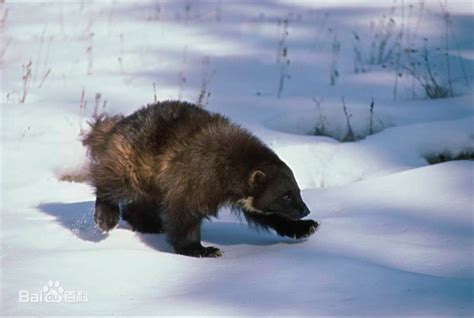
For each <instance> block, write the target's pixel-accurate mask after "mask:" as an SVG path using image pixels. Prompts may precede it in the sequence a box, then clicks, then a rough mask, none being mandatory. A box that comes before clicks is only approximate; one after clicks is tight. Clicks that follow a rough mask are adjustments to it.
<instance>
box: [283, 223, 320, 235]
mask: <svg viewBox="0 0 474 318" xmlns="http://www.w3.org/2000/svg"><path fill="white" fill-rule="evenodd" d="M318 227H319V224H318V222H316V221H313V220H299V221H293V222H291V223H288V226H287V227H286V228H285V229H283V230H282V231H280V232H279V233H278V234H280V235H282V236H288V237H291V238H293V239H302V238H306V237H309V236H311V235H313V234H314V233H315V232H316V230H317V229H318Z"/></svg>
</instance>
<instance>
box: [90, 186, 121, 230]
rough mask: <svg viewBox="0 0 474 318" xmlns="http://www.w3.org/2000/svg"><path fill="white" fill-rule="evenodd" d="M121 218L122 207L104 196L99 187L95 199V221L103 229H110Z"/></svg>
mask: <svg viewBox="0 0 474 318" xmlns="http://www.w3.org/2000/svg"><path fill="white" fill-rule="evenodd" d="M119 220H120V209H119V206H118V204H117V203H114V202H112V201H110V200H108V199H106V198H104V197H103V195H102V192H101V191H100V190H99V189H97V198H96V201H95V211H94V221H95V223H96V224H97V226H98V227H99V228H100V229H101V230H102V231H106V232H108V231H110V230H112V229H113V228H115V227H116V226H117V224H118V222H119Z"/></svg>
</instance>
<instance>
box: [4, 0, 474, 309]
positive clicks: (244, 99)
mask: <svg viewBox="0 0 474 318" xmlns="http://www.w3.org/2000/svg"><path fill="white" fill-rule="evenodd" d="M420 3H421V2H410V1H406V12H405V16H406V18H407V25H408V26H410V28H408V29H407V30H411V31H410V32H411V34H412V36H413V34H414V33H413V32H414V31H413V30H414V28H415V25H416V13H417V12H418V11H416V10H418V9H417V8H419V4H420ZM424 3H425V9H424V11H423V20H422V21H423V22H422V23H421V24H420V26H419V30H418V34H417V40H418V42H423V40H422V39H423V37H427V38H428V41H429V43H430V45H431V44H432V47H436V46H440V47H441V48H444V42H443V41H444V38H443V36H444V23H443V20H442V14H441V11H440V5H439V3H438V2H436V1H426V2H424ZM398 5H400V3H398ZM409 5H412V6H411V7H409ZM0 6H1V12H2V15H1V16H2V17H5V15H6V17H7V18H6V19H5V20H4V22H2V23H1V27H2V32H1V37H2V50H4V51H2V52H4V53H2V55H1V56H0V67H1V94H2V107H1V116H2V124H1V125H2V129H1V133H2V144H1V154H2V171H1V184H2V192H1V202H2V205H1V206H2V213H1V264H2V266H1V275H2V276H1V295H2V296H1V308H0V313H1V315H2V316H11V315H31V316H33V315H34V316H38V315H46V316H52V315H59V316H61V315H63V316H64V315H68V316H69V315H204V316H205V315H216V316H224V315H226V316H228V315H234V316H242V315H245V316H260V315H265V316H268V315H292V316H293V315H305V316H322V315H327V316H348V315H356V316H363V315H369V316H391V315H393V316H472V315H474V308H473V307H474V306H473V286H474V285H473V283H474V281H473V280H474V272H473V265H474V264H473V259H474V255H473V251H474V249H473V243H474V235H473V234H474V233H473V225H474V224H473V222H474V220H473V207H474V206H473V193H474V174H473V172H474V170H473V169H474V164H473V162H472V160H456V161H447V162H443V163H438V164H434V165H429V164H428V161H427V159H428V158H430V157H433V156H438V155H440V154H443V155H445V156H447V157H451V158H456V157H458V156H459V155H460V154H472V153H474V130H473V127H474V125H473V124H474V105H473V96H474V95H473V91H472V88H471V85H472V84H471V83H472V82H473V81H474V72H473V70H474V61H473V59H472V56H473V54H474V47H473V46H472V41H471V37H470V32H471V30H472V27H473V22H472V21H473V20H472V4H470V3H468V2H452V3H451V2H447V9H448V10H449V13H450V17H451V19H452V27H453V33H454V34H455V37H456V39H454V37H453V36H452V35H451V36H450V39H451V42H450V43H451V46H452V50H451V52H450V57H451V65H450V66H451V72H452V74H453V79H454V80H453V83H452V84H453V88H454V92H455V94H454V95H455V96H454V97H449V98H443V99H436V100H430V99H426V98H424V93H423V90H422V89H421V88H420V87H419V85H418V83H415V86H414V87H413V86H412V79H411V77H407V76H406V74H405V73H404V76H403V77H402V78H400V79H399V82H398V85H399V86H398V94H397V99H396V100H394V98H393V87H394V81H395V76H394V71H393V69H391V68H390V67H385V68H384V67H382V66H380V65H369V64H368V63H367V64H366V65H365V67H366V68H367V72H365V73H358V74H354V72H353V49H354V39H353V35H352V31H353V30H355V31H356V32H357V33H358V34H359V35H360V37H361V41H362V49H363V51H364V52H363V53H364V54H365V55H364V56H366V55H368V51H369V47H370V40H371V37H370V34H371V30H370V22H371V21H377V19H379V18H380V17H381V16H382V15H383V14H387V12H389V10H390V7H392V6H393V3H392V1H377V2H374V1H364V2H361V3H360V4H358V5H355V4H354V3H353V2H351V1H346V0H338V1H318V2H314V3H313V2H307V1H274V2H269V1H268V2H242V3H240V2H226V1H216V2H202V3H199V4H197V3H196V2H191V1H186V2H185V1H173V2H171V1H170V2H165V1H161V2H137V3H132V2H117V1H111V2H105V1H101V2H77V3H61V2H58V3H46V2H39V3H32V2H20V1H18V2H10V3H6V4H2V5H0ZM186 8H188V9H186ZM7 11H8V13H6V12H7ZM408 14H410V16H408ZM324 17H327V19H326V20H325V18H324ZM400 17H401V13H400V10H399V9H397V10H396V13H395V18H396V19H400ZM285 18H288V19H289V26H288V32H289V35H288V37H287V40H286V41H287V42H286V45H287V47H288V57H289V59H290V60H291V63H290V65H289V67H288V73H289V75H290V78H288V79H286V80H285V82H284V88H283V91H282V97H281V98H280V99H278V98H276V94H277V89H278V80H279V77H280V73H279V72H280V65H278V64H277V62H276V58H277V46H278V41H279V40H280V34H281V26H280V29H279V27H278V19H285ZM397 21H400V20H397ZM329 28H331V31H329ZM335 36H336V37H337V39H338V41H340V43H341V50H340V52H339V57H338V72H339V77H338V78H337V81H336V85H334V86H330V85H329V72H330V67H331V66H330V65H331V60H332V58H333V57H332V54H331V47H332V43H333V39H334V37H335ZM413 37H414V36H413ZM418 42H417V43H418ZM456 43H457V44H458V45H459V46H460V47H459V52H458V51H457V50H456V49H455V47H456ZM418 44H419V43H418ZM433 51H435V49H433ZM0 53H1V52H0ZM459 57H462V58H463V59H462V62H463V65H464V68H465V69H464V71H465V72H466V73H467V79H468V82H469V84H468V85H465V83H464V75H463V72H464V71H463V69H462V67H461V65H462V64H461V63H460V59H459ZM432 58H433V60H434V62H433V63H434V64H436V68H437V69H436V70H437V72H438V73H437V76H440V78H444V79H446V77H443V75H446V65H445V62H446V59H445V56H444V55H443V54H441V53H438V54H436V53H433V54H432ZM30 60H31V61H32V78H31V79H30V82H29V86H28V95H27V96H26V101H25V103H20V102H19V100H20V99H21V96H22V91H23V80H22V65H26V64H27V63H28V62H29V61H30ZM206 61H208V62H209V63H208V64H207V62H206ZM48 70H50V71H49V73H48ZM203 81H204V82H206V85H207V87H206V89H207V90H208V91H209V92H211V95H210V96H209V98H208V103H207V105H206V108H207V109H209V110H210V111H216V112H220V113H223V114H225V115H226V116H228V117H229V118H230V119H231V120H233V121H235V122H237V123H239V124H241V125H242V126H244V127H245V128H247V129H249V130H250V131H252V132H253V133H255V134H256V135H257V136H259V137H260V138H262V139H263V140H264V141H265V142H266V143H267V144H268V145H269V146H270V147H271V148H272V149H274V150H275V151H276V152H277V154H278V155H279V156H280V157H281V158H282V159H283V160H284V161H285V162H287V163H288V165H289V166H290V167H291V168H292V170H293V171H294V173H295V176H296V179H297V181H298V183H299V185H300V187H301V188H302V195H303V198H304V200H305V202H306V203H307V205H308V207H309V208H310V209H311V211H312V213H311V214H310V216H309V217H310V218H312V219H315V220H317V221H318V222H320V224H321V226H320V228H319V230H318V232H317V233H316V234H315V235H314V236H312V237H310V238H309V239H307V240H302V241H293V240H290V239H287V238H281V237H278V236H276V235H275V234H274V233H271V232H264V231H260V232H259V231H255V230H253V229H251V228H249V227H248V226H247V225H246V224H245V222H244V221H242V220H240V219H239V218H238V217H236V216H235V215H233V214H231V213H230V211H228V210H227V209H223V210H222V211H221V212H220V215H219V218H218V219H213V220H211V221H206V222H205V223H204V225H203V229H202V238H203V244H204V245H206V244H207V245H214V246H216V247H219V248H220V249H221V250H223V251H224V256H223V257H221V258H219V259H194V258H189V257H184V256H180V255H176V254H174V253H173V252H172V250H171V248H170V247H169V245H168V244H167V242H166V239H165V237H164V235H150V234H140V233H134V232H132V231H130V230H129V228H128V226H127V224H126V223H122V222H121V223H120V224H119V227H118V228H117V229H115V230H114V231H111V232H110V233H109V234H104V233H102V232H100V231H99V230H98V229H97V228H96V227H95V226H94V222H93V218H92V213H93V205H94V199H95V198H94V195H93V189H92V188H91V187H90V186H88V185H87V184H84V183H70V182H64V181H60V180H59V178H60V177H61V176H64V175H65V174H73V175H74V174H77V173H80V172H81V170H82V169H84V167H85V164H86V155H85V150H84V149H83V147H82V146H81V144H80V142H79V137H80V129H81V128H85V127H86V121H87V120H88V118H89V117H90V114H91V113H92V110H93V108H94V104H95V98H96V97H95V96H96V93H100V94H101V99H100V102H99V104H98V106H99V109H100V108H102V103H103V102H104V100H106V101H107V102H106V106H105V109H106V110H107V111H109V112H113V113H114V112H122V113H125V114H130V113H132V112H133V111H135V110H136V109H138V108H139V107H140V106H141V105H143V104H146V103H149V102H152V101H153V99H154V91H153V83H155V84H156V95H157V98H158V99H159V100H163V99H170V98H173V99H175V98H179V97H181V98H182V99H185V100H189V101H194V102H195V101H197V97H198V96H199V92H200V90H201V87H202V83H203ZM442 82H443V84H446V83H445V82H444V81H442ZM83 90H84V96H85V101H86V102H87V105H86V109H85V110H84V111H81V109H80V106H79V105H80V99H81V92H82V91H83ZM343 97H344V101H345V104H346V106H347V110H348V112H349V114H350V121H351V125H352V128H353V130H354V132H355V133H356V134H357V135H358V136H359V137H360V140H358V141H357V142H340V141H339V140H340V139H341V137H342V136H343V135H344V134H345V133H346V130H347V126H346V118H345V117H344V113H343V108H342V98H343ZM313 98H314V99H316V100H319V101H320V107H319V108H318V107H317V105H316V103H315V102H314V100H313ZM372 98H373V99H374V113H373V115H372V121H373V130H374V131H373V132H374V133H373V134H369V130H370V129H369V126H370V120H371V114H370V111H369V105H370V103H371V100H372ZM320 118H323V121H324V125H325V129H326V132H327V134H328V136H314V135H312V133H313V132H314V129H315V127H316V126H317V125H318V123H319V124H321V123H320V122H319V121H320ZM50 281H51V282H52V283H53V285H54V282H59V283H60V285H61V287H62V288H63V290H64V291H65V292H76V294H75V295H78V292H80V293H86V295H87V299H86V300H84V299H78V300H77V301H76V302H65V301H61V302H58V303H51V302H46V301H40V302H20V301H19V293H20V292H21V291H28V292H30V293H35V292H39V291H41V290H42V288H43V287H44V286H46V287H47V286H51V285H48V282H50ZM63 296H64V294H63ZM63 300H64V299H63Z"/></svg>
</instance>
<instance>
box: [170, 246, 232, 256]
mask: <svg viewBox="0 0 474 318" xmlns="http://www.w3.org/2000/svg"><path fill="white" fill-rule="evenodd" d="M176 253H178V254H181V255H186V256H192V257H221V256H222V255H223V252H222V251H221V250H220V249H218V248H217V247H214V246H208V247H204V246H202V245H193V246H188V247H185V248H181V249H179V250H176Z"/></svg>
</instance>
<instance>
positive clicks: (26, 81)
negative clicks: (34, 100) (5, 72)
mask: <svg viewBox="0 0 474 318" xmlns="http://www.w3.org/2000/svg"><path fill="white" fill-rule="evenodd" d="M31 66H32V62H31V60H30V61H29V62H28V63H26V64H23V66H22V68H23V74H22V79H23V92H22V95H21V97H20V103H21V104H23V103H24V102H25V101H26V96H28V92H29V89H30V80H31V76H32V75H31Z"/></svg>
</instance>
